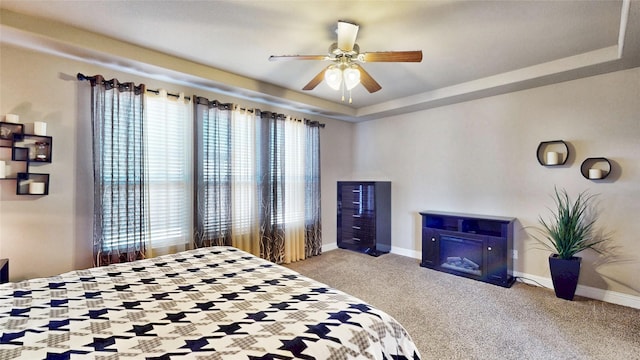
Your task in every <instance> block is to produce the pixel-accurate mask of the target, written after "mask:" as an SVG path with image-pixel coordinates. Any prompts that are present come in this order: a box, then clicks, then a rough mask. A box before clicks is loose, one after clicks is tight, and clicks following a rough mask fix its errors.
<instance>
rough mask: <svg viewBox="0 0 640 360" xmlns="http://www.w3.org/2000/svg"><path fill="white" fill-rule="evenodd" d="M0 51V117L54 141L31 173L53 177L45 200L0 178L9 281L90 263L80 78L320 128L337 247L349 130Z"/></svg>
mask: <svg viewBox="0 0 640 360" xmlns="http://www.w3.org/2000/svg"><path fill="white" fill-rule="evenodd" d="M0 51H1V52H0V78H1V79H2V81H1V83H0V116H4V114H6V113H15V114H18V115H20V120H21V122H33V121H45V122H47V134H48V135H50V136H53V147H52V149H53V156H52V159H53V162H52V164H47V165H42V166H39V167H37V168H32V169H31V171H32V172H43V173H50V174H51V184H50V189H49V195H48V196H43V197H30V196H16V195H15V186H16V183H15V180H0V257H2V258H9V259H10V270H11V271H10V277H11V280H14V281H15V280H20V279H25V278H31V277H40V276H50V275H54V274H58V273H61V272H64V271H69V270H72V269H76V268H86V267H89V266H91V265H92V247H91V246H92V245H91V239H92V212H93V205H92V204H93V202H92V198H93V187H92V184H93V172H92V171H93V169H92V165H91V128H90V122H91V118H90V110H89V107H88V104H89V101H90V97H89V96H88V88H89V84H88V82H80V81H77V80H76V78H75V76H76V74H77V73H78V72H81V73H84V74H86V75H93V74H102V75H104V76H105V77H106V78H112V77H117V78H119V79H120V80H121V81H134V82H136V83H141V82H142V83H145V84H147V86H148V88H150V89H157V88H165V89H167V90H168V91H169V92H181V91H182V92H184V93H185V94H186V95H192V94H197V95H200V96H206V97H208V98H210V99H219V100H221V101H224V102H235V103H238V104H240V105H242V106H246V107H259V108H261V109H264V110H272V111H278V112H283V113H286V114H290V115H294V116H297V117H305V118H310V119H312V120H318V121H320V122H323V123H325V124H326V127H325V128H324V129H323V130H322V132H321V145H320V146H321V151H322V153H321V172H322V189H321V191H322V194H323V196H322V208H323V212H322V218H323V219H324V220H325V222H324V227H323V240H324V242H325V243H335V239H336V210H335V209H336V200H335V198H336V197H335V195H334V194H335V192H336V185H335V183H336V179H338V178H342V177H344V176H346V175H345V174H349V173H350V171H351V167H352V161H351V140H352V131H353V124H350V123H346V122H342V121H336V120H332V119H325V118H322V117H313V116H308V115H302V114H298V113H296V112H293V111H290V110H283V109H279V108H277V107H273V108H268V107H267V106H266V105H264V104H255V103H251V102H249V101H245V100H241V99H240V100H239V99H234V98H230V97H229V96H225V95H221V94H215V93H211V92H207V91H203V90H201V89H192V88H186V87H183V86H179V85H174V84H166V83H162V82H159V81H155V80H150V79H145V78H142V77H140V76H135V75H132V74H128V73H123V72H118V71H113V70H110V69H106V68H103V67H98V66H94V65H89V64H86V63H83V62H78V61H74V60H69V59H64V58H60V57H55V56H51V55H45V54H42V53H36V52H32V51H28V50H24V49H21V48H16V47H13V46H5V45H3V46H2V47H0Z"/></svg>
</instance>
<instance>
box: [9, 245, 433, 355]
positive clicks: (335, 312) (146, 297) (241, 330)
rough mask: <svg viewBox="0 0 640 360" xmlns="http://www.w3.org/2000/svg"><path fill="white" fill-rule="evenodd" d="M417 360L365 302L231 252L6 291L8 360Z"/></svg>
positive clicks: (187, 255) (397, 329)
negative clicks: (17, 359)
mask: <svg viewBox="0 0 640 360" xmlns="http://www.w3.org/2000/svg"><path fill="white" fill-rule="evenodd" d="M14 358H23V359H102V360H107V359H109V360H111V359H114V360H115V359H221V360H226V359H233V360H238V359H389V360H391V359H420V355H419V353H418V351H417V349H416V347H415V344H414V343H413V342H412V340H411V338H410V336H409V335H408V334H407V332H406V331H405V329H404V328H403V327H402V326H401V325H400V324H399V323H398V322H397V321H396V320H394V319H393V318H392V317H391V316H389V315H388V314H386V313H384V312H383V311H380V310H378V309H375V308H373V307H372V306H370V305H368V304H366V303H365V302H363V301H361V300H359V299H357V298H355V297H352V296H350V295H347V294H345V293H343V292H341V291H338V290H336V289H332V288H330V287H328V286H327V285H324V284H322V283H319V282H316V281H314V280H311V279H309V278H307V277H304V276H302V275H300V274H298V273H296V272H294V271H292V270H290V269H287V268H285V267H283V266H279V265H275V264H273V263H270V262H268V261H266V260H263V259H260V258H258V257H255V256H253V255H251V254H249V253H246V252H243V251H241V250H238V249H235V248H233V247H209V248H200V249H196V250H190V251H185V252H181V253H178V254H174V255H166V256H160V257H156V258H151V259H145V260H139V261H135V262H131V263H125V264H117V265H112V266H105V267H97V268H92V269H87V270H78V271H71V272H68V273H64V274H61V275H59V276H54V277H49V278H39V279H32V280H26V281H22V282H16V283H7V284H3V285H0V360H6V359H14Z"/></svg>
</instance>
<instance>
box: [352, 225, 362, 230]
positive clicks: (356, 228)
mask: <svg viewBox="0 0 640 360" xmlns="http://www.w3.org/2000/svg"><path fill="white" fill-rule="evenodd" d="M351 228H352V229H354V230H360V226H355V225H354V226H352V227H351Z"/></svg>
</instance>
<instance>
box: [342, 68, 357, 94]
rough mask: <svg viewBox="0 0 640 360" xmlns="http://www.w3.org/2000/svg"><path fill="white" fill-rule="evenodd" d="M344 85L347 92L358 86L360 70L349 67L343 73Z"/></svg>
mask: <svg viewBox="0 0 640 360" xmlns="http://www.w3.org/2000/svg"><path fill="white" fill-rule="evenodd" d="M343 77H344V85H345V87H346V88H347V90H351V89H353V88H354V87H356V86H358V84H360V70H358V69H357V68H355V67H353V66H350V67H348V68H346V69H344V71H343Z"/></svg>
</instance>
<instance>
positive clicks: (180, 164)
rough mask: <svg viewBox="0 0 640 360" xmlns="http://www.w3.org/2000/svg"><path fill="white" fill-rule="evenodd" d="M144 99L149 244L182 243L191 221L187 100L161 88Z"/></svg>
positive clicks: (188, 237)
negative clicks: (171, 94)
mask: <svg viewBox="0 0 640 360" xmlns="http://www.w3.org/2000/svg"><path fill="white" fill-rule="evenodd" d="M145 100H146V104H145V105H146V106H145V115H146V117H145V125H146V127H145V130H146V132H145V133H146V148H145V150H146V158H147V172H148V180H147V192H148V196H149V202H148V204H149V210H148V214H149V236H148V239H149V244H150V247H151V248H152V249H156V250H157V249H160V248H169V247H176V246H178V247H183V246H186V245H187V244H189V243H190V241H191V234H192V231H191V226H192V223H193V220H192V216H191V213H192V211H193V206H192V201H191V199H192V193H193V191H192V186H191V184H192V175H191V174H192V170H191V169H192V156H191V153H192V149H193V145H192V140H191V139H192V137H193V136H192V126H191V124H192V115H191V103H190V102H188V101H185V100H184V98H182V97H180V98H177V97H175V96H167V94H166V92H164V91H163V90H160V92H159V94H158V95H154V94H147V95H146V96H145Z"/></svg>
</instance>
